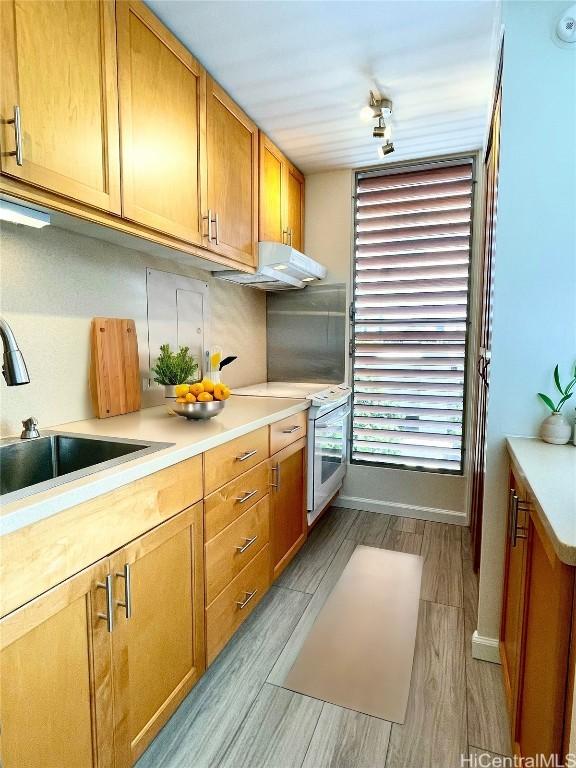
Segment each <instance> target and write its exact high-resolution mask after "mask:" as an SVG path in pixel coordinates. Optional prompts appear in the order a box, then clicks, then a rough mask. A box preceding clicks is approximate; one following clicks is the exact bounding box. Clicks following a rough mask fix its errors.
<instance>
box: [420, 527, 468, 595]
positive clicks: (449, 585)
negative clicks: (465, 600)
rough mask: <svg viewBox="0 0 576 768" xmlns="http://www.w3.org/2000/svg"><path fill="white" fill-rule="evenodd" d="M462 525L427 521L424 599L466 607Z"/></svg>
mask: <svg viewBox="0 0 576 768" xmlns="http://www.w3.org/2000/svg"><path fill="white" fill-rule="evenodd" d="M460 528H461V526H458V525H450V524H448V523H430V522H427V523H426V526H425V528H424V537H423V539H422V550H421V553H420V554H421V555H422V557H423V558H424V570H423V572H422V595H421V597H422V600H429V601H431V602H433V603H444V604H445V605H454V606H456V607H458V608H461V607H462V553H461V531H460Z"/></svg>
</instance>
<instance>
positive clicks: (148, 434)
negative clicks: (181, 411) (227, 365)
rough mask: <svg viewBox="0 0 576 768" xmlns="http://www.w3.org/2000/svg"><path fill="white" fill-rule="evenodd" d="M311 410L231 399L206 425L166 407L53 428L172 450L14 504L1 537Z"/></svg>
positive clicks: (3, 510)
mask: <svg viewBox="0 0 576 768" xmlns="http://www.w3.org/2000/svg"><path fill="white" fill-rule="evenodd" d="M309 405H310V403H309V402H308V401H306V400H296V399H286V398H282V399H280V398H273V397H234V396H232V397H231V398H230V399H229V400H228V401H227V402H226V407H225V408H224V410H223V411H222V413H220V414H219V415H218V416H215V417H214V418H212V419H209V420H207V421H188V419H184V418H182V417H181V416H175V415H170V414H169V413H168V409H167V406H165V405H163V406H159V407H157V408H146V409H144V410H141V411H136V412H135V413H129V414H126V415H125V416H113V417H112V418H110V419H87V420H86V421H74V422H69V423H68V424H59V425H56V426H51V427H50V428H49V430H50V431H59V432H71V433H75V434H82V435H100V436H104V437H117V438H125V439H129V440H143V441H149V442H161V443H173V445H171V446H170V447H168V448H163V449H162V450H160V451H157V452H156V453H151V454H148V455H146V456H142V457H140V458H138V459H134V460H133V461H126V462H124V463H122V464H119V465H118V466H116V467H112V468H111V469H106V470H103V471H100V472H95V473H94V474H93V475H89V476H87V477H83V478H81V479H79V480H74V481H73V482H70V483H64V484H62V485H59V486H56V487H55V488H51V489H50V490H48V491H44V492H43V493H37V494H34V495H31V496H27V497H26V498H24V499H19V500H18V501H13V502H12V503H10V504H4V505H2V504H0V535H4V534H7V533H11V532H12V531H15V530H18V529H19V528H23V527H24V526H26V525H30V524H32V523H35V522H38V521H39V520H42V519H44V518H46V517H50V515H54V514H56V513H58V512H61V511H62V510H64V509H68V508H70V507H73V506H75V505H76V504H81V503H82V502H84V501H88V500H89V499H93V498H95V497H96V496H100V495H101V494H102V493H107V492H108V491H112V490H114V489H116V488H119V487H120V486H122V485H126V484H127V483H131V482H133V481H134V480H139V479H140V478H141V477H145V476H146V475H150V474H152V473H153V472H158V471H159V470H161V469H165V468H166V467H169V466H171V465H172V464H176V463H178V462H179V461H184V460H185V459H189V458H191V457H192V456H197V455H198V454H199V453H204V452H205V451H208V450H210V448H215V447H216V446H217V445H222V444H223V443H226V442H228V441H229V440H233V439H234V438H235V437H240V436H241V435H245V434H247V433H248V432H252V430H254V429H258V428H259V427H264V426H266V425H268V424H272V423H273V422H275V421H279V420H280V419H284V418H287V417H288V416H293V415H294V414H295V413H299V412H300V411H305V410H307V409H308V407H309Z"/></svg>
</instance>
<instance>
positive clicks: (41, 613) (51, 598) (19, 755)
mask: <svg viewBox="0 0 576 768" xmlns="http://www.w3.org/2000/svg"><path fill="white" fill-rule="evenodd" d="M107 573H108V570H107V567H106V564H105V563H98V564H96V565H94V566H91V567H90V568H88V569H86V570H85V571H82V572H81V573H79V574H78V575H77V576H74V577H73V578H71V579H68V580H67V581H65V582H63V583H62V584H60V585H59V586H58V587H55V588H54V589H52V590H50V591H49V592H46V593H45V594H44V595H42V596H41V597H39V598H37V599H36V600H33V601H32V602H30V603H27V604H26V605H25V606H24V607H23V608H20V609H19V610H17V611H14V612H13V613H11V614H8V616H6V617H5V618H4V619H3V620H2V622H1V624H0V643H1V650H0V666H1V677H0V722H1V723H2V745H1V763H2V766H3V768H37V766H39V765H41V766H42V768H62V767H63V766H74V768H90V767H91V766H93V767H94V768H96V766H107V765H111V764H112V754H111V749H112V748H111V744H112V715H111V708H110V698H111V686H110V637H111V635H110V634H109V633H108V631H107V625H106V620H105V619H104V620H103V619H101V618H99V616H98V613H102V615H105V613H106V590H105V589H98V587H97V584H98V583H105V579H106V574H107Z"/></svg>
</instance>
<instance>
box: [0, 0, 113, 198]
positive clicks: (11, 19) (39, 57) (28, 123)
mask: <svg viewBox="0 0 576 768" xmlns="http://www.w3.org/2000/svg"><path fill="white" fill-rule="evenodd" d="M0 24H1V41H2V42H1V46H0V48H1V53H0V56H1V67H2V85H1V95H0V102H1V103H0V112H1V114H0V117H1V121H0V123H1V125H0V143H1V161H0V162H1V170H2V173H4V174H7V175H10V176H13V177H15V178H17V179H20V180H22V181H24V182H27V183H29V184H33V185H35V186H38V187H42V188H44V189H46V190H50V191H52V192H56V193H57V194H59V195H64V196H66V197H69V198H72V199H74V200H78V201H81V202H83V203H87V204H88V205H91V206H94V207H96V208H102V209H104V210H106V211H112V212H116V213H120V172H119V159H118V97H117V86H116V28H115V22H114V3H113V2H109V1H108V0H103V1H102V2H98V0H82V2H78V0H61V1H60V2H57V3H56V2H52V3H48V2H45V1H44V0H38V1H37V2H36V1H35V0H2V2H0ZM15 115H16V118H17V119H16V122H15V121H14V119H15ZM17 151H18V154H16V152H17Z"/></svg>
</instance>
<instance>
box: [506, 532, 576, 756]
mask: <svg viewBox="0 0 576 768" xmlns="http://www.w3.org/2000/svg"><path fill="white" fill-rule="evenodd" d="M528 546H529V557H528V574H527V588H526V618H525V628H524V644H523V652H522V669H521V675H520V683H519V686H518V688H519V690H518V715H517V725H516V741H517V743H518V745H519V751H520V754H521V755H522V756H523V757H524V758H527V757H535V756H536V755H537V754H544V755H559V756H563V744H562V738H563V729H564V708H565V704H566V691H567V684H568V682H567V678H568V658H569V648H570V629H571V612H572V600H573V591H574V570H575V569H574V568H571V567H569V566H567V565H565V564H564V563H562V562H560V560H559V559H558V558H557V557H556V555H555V553H554V552H553V551H552V549H551V546H550V544H549V543H548V540H547V538H546V534H545V533H544V532H543V531H542V529H541V528H540V526H539V525H536V524H535V521H533V520H532V519H531V520H530V531H529V539H528ZM560 764H562V760H559V761H558V765H560Z"/></svg>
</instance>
